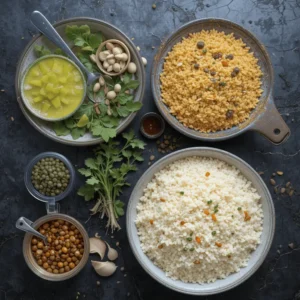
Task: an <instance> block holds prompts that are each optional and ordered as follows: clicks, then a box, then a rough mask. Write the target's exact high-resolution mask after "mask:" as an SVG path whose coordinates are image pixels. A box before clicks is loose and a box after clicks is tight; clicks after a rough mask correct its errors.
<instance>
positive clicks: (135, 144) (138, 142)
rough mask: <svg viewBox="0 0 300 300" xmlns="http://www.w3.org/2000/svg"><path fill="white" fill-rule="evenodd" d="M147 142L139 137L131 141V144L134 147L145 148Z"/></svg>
mask: <svg viewBox="0 0 300 300" xmlns="http://www.w3.org/2000/svg"><path fill="white" fill-rule="evenodd" d="M145 145H146V144H145V143H144V142H143V141H141V140H138V139H133V140H131V141H130V146H131V147H132V148H139V149H144V148H145Z"/></svg>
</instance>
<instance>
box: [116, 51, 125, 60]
mask: <svg viewBox="0 0 300 300" xmlns="http://www.w3.org/2000/svg"><path fill="white" fill-rule="evenodd" d="M123 54H124V53H123ZM123 54H117V55H115V59H116V60H122V57H123Z"/></svg>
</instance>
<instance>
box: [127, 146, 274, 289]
mask: <svg viewBox="0 0 300 300" xmlns="http://www.w3.org/2000/svg"><path fill="white" fill-rule="evenodd" d="M190 156H201V157H212V158H217V159H219V160H222V161H225V162H226V163H228V164H229V165H233V166H235V167H236V168H237V169H239V170H240V171H241V173H242V174H243V175H244V176H245V177H246V178H247V179H248V180H250V181H251V182H252V184H253V186H254V187H255V188H256V190H257V192H258V193H259V195H260V196H261V203H262V208H263V214H264V219H263V232H262V235H261V243H260V244H259V245H258V247H257V248H256V250H255V251H254V252H253V253H252V255H251V257H250V260H249V261H248V266H247V267H245V268H241V270H240V271H239V272H238V273H234V274H231V275H229V276H228V277H226V278H225V279H219V280H217V281H215V282H213V283H206V284H195V283H185V282H182V281H178V280H173V279H171V278H169V277H167V276H166V275H165V273H164V272H163V271H162V270H161V269H160V268H158V267H157V266H155V265H154V264H153V263H152V261H151V260H150V259H149V258H148V256H147V255H146V254H144V253H143V251H142V249H141V245H140V240H139V237H138V234H137V228H136V226H135V219H136V207H137V204H138V202H139V199H140V198H141V196H142V195H143V190H144V189H145V187H146V186H147V184H148V183H149V181H151V179H152V178H153V176H154V174H155V173H157V172H158V171H160V170H161V169H163V168H164V167H166V166H167V165H169V164H170V163H172V162H174V161H177V160H179V159H183V158H186V157H190ZM126 225H127V226H126V227H127V235H128V239H129V243H130V246H131V248H132V250H133V253H134V255H135V257H136V258H137V260H138V261H139V263H140V264H141V266H142V267H143V268H144V269H145V271H146V272H148V273H149V275H151V276H152V277H153V278H154V279H155V280H157V281H158V282H160V283H161V284H163V285H164V286H166V287H168V288H170V289H173V290H175V291H178V292H181V293H185V294H190V295H212V294H217V293H221V292H224V291H227V290H229V289H232V288H233V287H235V286H237V285H239V284H241V283H242V282H244V281H245V280H246V279H248V278H249V277H250V276H251V275H252V274H253V273H254V272H255V271H256V270H257V269H258V268H259V266H260V265H261V264H262V263H263V261H264V259H265V258H266V255H267V253H268V251H269V249H270V247H271V244H272V240H273V236H274V231H275V211H274V206H273V201H272V198H271V195H270V193H269V191H268V189H267V187H266V185H265V184H264V182H263V180H262V179H261V177H260V176H259V175H258V174H257V173H256V171H255V170H254V169H253V168H252V167H251V166H249V165H248V164H247V163H246V162H244V161H243V160H242V159H240V158H238V157H237V156H235V155H233V154H230V153H228V152H226V151H223V150H218V149H214V148H202V147H196V148H189V149H184V150H180V151H176V152H174V153H172V154H169V155H167V156H165V157H164V158H162V159H160V160H159V161H157V162H156V163H155V164H154V165H153V166H152V167H151V168H149V169H148V170H147V171H146V172H145V173H144V175H143V176H142V177H141V178H140V180H139V181H138V182H137V184H136V186H135V188H134V190H133V192H132V194H131V197H130V200H129V204H128V208H127V220H126Z"/></svg>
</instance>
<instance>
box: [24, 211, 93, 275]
mask: <svg viewBox="0 0 300 300" xmlns="http://www.w3.org/2000/svg"><path fill="white" fill-rule="evenodd" d="M52 220H64V221H67V222H69V223H71V224H72V225H74V226H75V227H76V228H77V229H78V230H79V232H80V234H81V235H82V237H83V243H84V252H83V256H82V258H81V260H80V262H79V264H78V265H77V266H76V267H75V268H74V269H73V270H71V271H69V272H66V273H62V274H53V273H50V272H47V271H46V270H45V269H43V268H42V267H41V266H39V265H38V264H37V262H36V260H35V258H34V257H33V255H32V251H31V239H32V237H33V235H32V234H30V233H26V234H25V237H24V240H23V255H24V258H25V261H26V263H27V265H28V267H29V268H30V269H31V271H32V272H33V273H35V274H36V275H37V276H39V277H40V278H43V279H46V280H49V281H63V280H66V279H70V278H72V277H74V276H75V275H77V274H78V273H79V272H80V271H81V270H82V269H83V268H84V266H85V265H86V263H87V261H88V258H89V253H90V242H89V236H88V234H87V232H86V230H85V229H84V227H83V226H82V225H81V224H80V222H79V221H77V220H76V219H74V218H72V217H70V216H68V215H64V214H59V213H54V214H49V215H46V216H43V217H41V218H39V219H38V220H36V221H35V222H34V223H33V224H32V227H33V228H34V229H38V228H39V227H40V226H41V225H43V224H44V223H46V222H49V221H52Z"/></svg>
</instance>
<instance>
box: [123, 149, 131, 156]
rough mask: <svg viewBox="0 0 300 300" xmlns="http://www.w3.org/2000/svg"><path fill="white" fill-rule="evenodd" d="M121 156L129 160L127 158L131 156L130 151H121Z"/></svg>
mask: <svg viewBox="0 0 300 300" xmlns="http://www.w3.org/2000/svg"><path fill="white" fill-rule="evenodd" d="M122 154H123V156H124V157H127V158H129V157H131V156H132V151H130V150H122Z"/></svg>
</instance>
